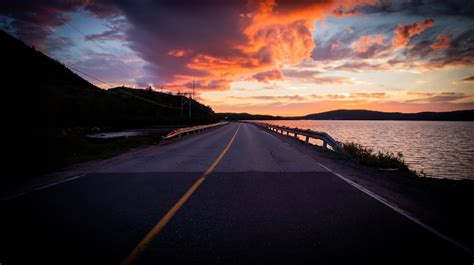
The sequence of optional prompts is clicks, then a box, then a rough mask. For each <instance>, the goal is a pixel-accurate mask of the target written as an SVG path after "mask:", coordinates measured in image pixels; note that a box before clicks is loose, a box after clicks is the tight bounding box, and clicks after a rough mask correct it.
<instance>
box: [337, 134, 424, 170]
mask: <svg viewBox="0 0 474 265" xmlns="http://www.w3.org/2000/svg"><path fill="white" fill-rule="evenodd" d="M341 145H342V150H341V151H340V152H339V155H341V156H342V157H343V158H346V159H351V160H355V161H357V162H358V163H360V164H363V165H366V166H370V167H377V168H379V169H381V170H393V171H398V172H400V173H402V174H403V175H407V176H411V177H424V176H425V174H424V173H423V172H417V171H415V170H411V169H410V168H409V167H408V165H407V164H406V163H405V161H404V159H403V154H402V153H400V152H398V153H397V154H393V153H389V152H380V151H378V152H374V150H373V149H371V148H367V147H364V146H362V145H360V144H357V143H352V142H349V143H342V144H341Z"/></svg>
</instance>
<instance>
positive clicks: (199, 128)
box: [162, 122, 227, 142]
mask: <svg viewBox="0 0 474 265" xmlns="http://www.w3.org/2000/svg"><path fill="white" fill-rule="evenodd" d="M224 124H227V122H219V123H213V124H207V125H199V126H193V127H186V128H181V129H177V130H174V131H172V132H170V133H168V134H167V135H166V136H163V138H162V142H167V141H170V140H173V139H175V138H181V137H182V136H184V135H190V134H196V133H200V132H202V131H206V130H208V129H211V128H215V127H218V126H222V125H224Z"/></svg>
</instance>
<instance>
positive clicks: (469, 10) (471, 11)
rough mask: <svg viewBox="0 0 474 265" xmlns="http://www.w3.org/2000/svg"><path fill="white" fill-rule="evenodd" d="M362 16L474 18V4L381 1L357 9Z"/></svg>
mask: <svg viewBox="0 0 474 265" xmlns="http://www.w3.org/2000/svg"><path fill="white" fill-rule="evenodd" d="M355 10H356V12H358V13H361V14H381V15H383V16H388V15H391V14H400V15H405V16H419V15H420V14H424V15H426V16H447V17H457V18H458V19H459V18H462V17H466V18H472V17H474V3H473V2H472V1H465V0H450V1H446V0H423V1H379V2H378V3H377V4H376V5H364V6H359V7H356V8H355Z"/></svg>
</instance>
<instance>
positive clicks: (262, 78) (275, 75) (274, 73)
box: [252, 69, 285, 83]
mask: <svg viewBox="0 0 474 265" xmlns="http://www.w3.org/2000/svg"><path fill="white" fill-rule="evenodd" d="M252 78H253V79H255V80H257V81H259V82H264V83H269V82H270V81H274V80H284V79H285V78H284V76H283V73H282V72H281V71H280V70H279V69H273V70H270V71H266V72H260V73H257V74H255V75H253V76H252Z"/></svg>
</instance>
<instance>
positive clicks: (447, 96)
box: [406, 92, 470, 103]
mask: <svg viewBox="0 0 474 265" xmlns="http://www.w3.org/2000/svg"><path fill="white" fill-rule="evenodd" d="M408 95H414V96H421V97H420V98H416V99H411V100H407V101H406V102H425V103H448V102H449V103H453V102H456V101H458V100H461V99H465V98H469V97H470V96H467V95H465V94H464V93H457V92H442V93H416V92H415V93H413V92H412V93H408Z"/></svg>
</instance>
